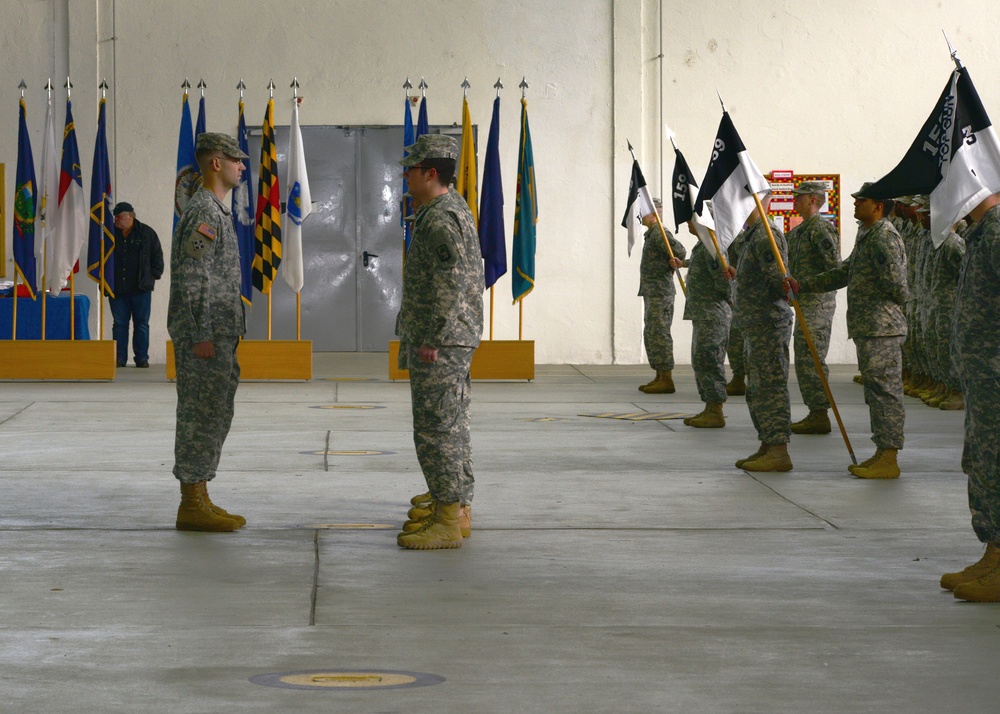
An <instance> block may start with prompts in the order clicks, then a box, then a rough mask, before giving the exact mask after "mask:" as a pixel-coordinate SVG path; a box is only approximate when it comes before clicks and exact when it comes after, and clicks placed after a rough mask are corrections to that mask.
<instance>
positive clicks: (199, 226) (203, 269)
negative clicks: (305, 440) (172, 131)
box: [167, 133, 249, 531]
mask: <svg viewBox="0 0 1000 714" xmlns="http://www.w3.org/2000/svg"><path fill="white" fill-rule="evenodd" d="M195 157H196V159H197V161H198V167H199V168H200V169H201V175H202V177H203V185H202V187H201V188H200V189H199V190H198V192H197V193H196V194H195V195H194V196H192V197H191V200H190V202H189V203H188V204H187V207H186V208H185V209H184V214H183V215H182V216H181V218H180V220H179V221H178V223H177V228H176V229H175V230H174V236H173V243H172V248H171V254H170V305H169V308H168V310H167V330H168V331H169V333H170V338H171V339H172V340H173V343H174V360H175V363H176V365H177V432H176V439H175V442H174V476H176V477H177V479H178V480H179V481H180V482H181V505H180V508H178V510H177V528H178V529H179V530H192V531H234V530H236V529H237V528H240V527H241V526H243V525H245V524H246V519H244V518H243V517H242V516H238V515H236V514H232V513H227V512H226V511H225V510H224V509H222V508H219V507H218V506H216V505H215V504H213V503H212V501H211V500H210V499H209V497H208V489H207V487H206V483H207V482H208V481H211V480H212V479H213V478H215V470H216V468H217V467H218V465H219V457H220V456H221V455H222V445H223V443H224V442H225V440H226V435H227V434H228V433H229V427H230V424H231V423H232V421H233V400H234V397H235V396H236V388H237V387H238V386H239V383H240V365H239V363H238V362H237V360H236V347H237V345H238V344H239V338H240V336H241V335H243V334H244V333H245V332H246V328H245V320H244V314H243V301H242V299H241V298H240V254H239V247H238V245H237V242H236V231H235V229H234V227H233V216H232V213H231V212H230V209H229V206H228V205H227V204H226V203H225V202H224V199H225V197H226V194H227V193H228V192H229V191H230V189H233V188H235V187H236V186H238V185H239V183H240V176H241V175H242V174H243V169H244V168H245V167H244V165H243V160H244V159H247V158H249V157H248V156H247V155H246V154H244V153H243V152H242V151H240V148H239V145H238V144H237V143H236V140H235V139H233V138H232V137H231V136H227V135H225V134H214V133H204V134H201V135H200V136H199V137H198V144H197V147H196V154H195Z"/></svg>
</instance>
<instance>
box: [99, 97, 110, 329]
mask: <svg viewBox="0 0 1000 714" xmlns="http://www.w3.org/2000/svg"><path fill="white" fill-rule="evenodd" d="M97 88H98V89H100V90H101V101H104V100H105V99H106V97H107V91H108V80H106V79H101V83H100V84H99V85H97ZM98 111H100V110H98ZM105 153H106V152H105ZM101 188H102V191H103V186H102V187H101ZM106 210H107V202H106V201H105V200H104V196H103V195H102V196H101V279H100V281H99V282H98V284H97V285H98V287H97V290H98V293H97V305H98V307H99V308H100V318H101V324H100V333H101V339H102V340H103V339H104V293H105V292H106V290H107V282H106V281H107V278H106V277H105V275H104V269H105V267H106V265H107V254H106V253H105V252H104V238H105V236H104V220H105V218H107V216H105V215H104V212H105V211H106Z"/></svg>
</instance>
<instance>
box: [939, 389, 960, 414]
mask: <svg viewBox="0 0 1000 714" xmlns="http://www.w3.org/2000/svg"><path fill="white" fill-rule="evenodd" d="M938 409H944V410H945V411H961V410H962V409H965V398H964V397H963V396H962V393H961V392H960V391H958V390H957V389H950V390H948V396H947V397H946V398H945V399H944V400H943V401H942V402H941V403H940V404H938Z"/></svg>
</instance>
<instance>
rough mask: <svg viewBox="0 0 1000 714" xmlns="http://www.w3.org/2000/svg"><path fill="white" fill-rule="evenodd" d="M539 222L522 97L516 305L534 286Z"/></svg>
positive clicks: (516, 215)
mask: <svg viewBox="0 0 1000 714" xmlns="http://www.w3.org/2000/svg"><path fill="white" fill-rule="evenodd" d="M536 223H538V196H537V194H536V192H535V157H534V152H532V150H531V130H530V128H529V127H528V101H527V100H526V99H524V98H523V97H522V98H521V140H520V141H519V142H518V151H517V199H516V202H515V208H514V247H513V249H512V252H511V257H512V259H513V262H514V273H513V275H512V276H511V288H512V291H513V295H514V302H517V301H518V300H522V299H524V296H525V295H527V294H528V293H530V292H531V291H532V289H534V287H535V224H536Z"/></svg>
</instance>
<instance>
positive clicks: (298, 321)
mask: <svg viewBox="0 0 1000 714" xmlns="http://www.w3.org/2000/svg"><path fill="white" fill-rule="evenodd" d="M289 86H291V88H292V103H293V104H296V105H297V104H298V101H299V78H298V77H292V83H291V85H289ZM289 188H291V187H289ZM286 210H287V209H286ZM295 339H296V340H301V339H302V291H301V290H296V291H295Z"/></svg>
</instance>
